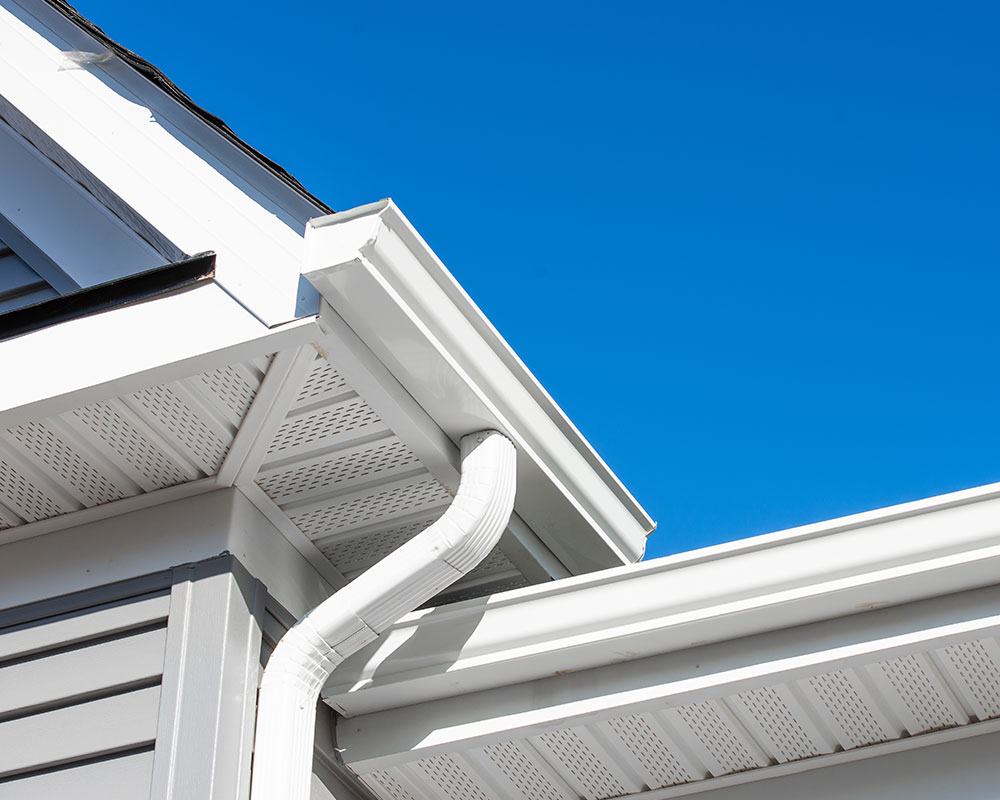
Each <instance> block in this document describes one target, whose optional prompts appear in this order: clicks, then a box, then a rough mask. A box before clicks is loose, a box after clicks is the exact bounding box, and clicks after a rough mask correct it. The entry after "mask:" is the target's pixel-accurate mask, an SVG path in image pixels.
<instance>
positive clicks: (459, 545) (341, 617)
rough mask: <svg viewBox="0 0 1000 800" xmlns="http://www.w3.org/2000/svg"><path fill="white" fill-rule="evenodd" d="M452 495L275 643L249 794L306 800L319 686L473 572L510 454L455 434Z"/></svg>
mask: <svg viewBox="0 0 1000 800" xmlns="http://www.w3.org/2000/svg"><path fill="white" fill-rule="evenodd" d="M461 450H462V474H461V478H460V480H459V486H458V492H457V493H456V495H455V499H454V501H453V502H452V504H451V505H450V506H449V507H448V509H447V511H445V512H444V515H443V516H442V517H441V518H440V519H439V520H438V521H437V522H435V523H434V524H433V525H431V526H430V527H429V528H427V530H425V531H423V532H422V533H420V534H418V535H417V536H415V537H414V538H413V539H411V540H410V541H409V542H407V543H406V544H404V545H403V546H402V547H400V548H399V549H397V550H395V551H394V552H392V553H390V554H389V555H388V556H386V557H385V558H384V559H382V560H381V561H379V562H378V563H377V564H375V565H374V566H373V567H371V568H370V569H369V570H367V571H366V572H365V573H363V574H362V575H360V576H358V577H357V578H355V579H354V580H353V581H352V582H351V583H349V584H348V585H347V586H345V587H344V588H342V589H340V590H339V591H338V592H337V593H336V594H334V595H333V596H331V597H329V598H328V599H327V600H325V601H324V602H323V603H321V604H320V605H319V606H317V607H316V608H314V609H313V610H312V611H310V612H309V613H308V614H306V615H305V616H304V617H302V619H300V620H299V621H298V622H297V623H295V625H294V626H292V627H291V628H290V629H289V630H288V632H287V633H286V634H285V635H284V636H283V637H282V638H281V641H280V642H278V646H277V647H276V648H275V649H274V652H273V653H271V657H270V658H269V659H268V662H267V667H266V668H265V669H264V677H263V680H262V682H261V686H260V697H259V700H258V706H257V733H256V739H255V743H254V757H253V776H252V789H251V800H308V798H309V788H310V782H311V776H312V759H313V726H314V724H315V720H316V704H317V702H318V701H319V693H320V690H321V689H322V688H323V685H324V684H325V683H326V681H327V678H329V677H330V673H332V672H333V670H334V669H335V668H336V667H337V665H338V664H340V663H341V662H342V661H344V659H346V658H347V657H348V656H350V655H351V654H352V653H354V652H356V651H357V650H359V649H361V648H362V647H364V646H365V645H366V644H368V643H369V642H371V641H373V640H374V639H375V638H376V637H377V636H378V634H380V633H381V632H382V631H384V630H385V629H386V628H388V627H389V626H390V625H392V624H393V623H394V622H396V621H397V620H398V619H399V618H400V617H402V616H403V615H404V614H407V613H409V612H410V611H412V610H413V609H415V608H416V607H417V606H419V605H420V604H421V603H424V602H425V601H427V600H429V599H430V598H432V597H433V596H434V595H436V594H437V593H438V592H440V591H441V590H442V589H444V588H446V587H447V586H450V585H451V584H452V583H454V582H455V581H456V580H458V579H459V578H461V577H462V576H463V575H465V574H467V573H468V572H469V571H470V570H472V569H473V567H475V566H476V565H477V564H478V563H479V562H480V561H482V560H483V559H484V558H485V557H486V556H487V554H489V552H490V551H491V550H492V549H493V547H494V545H496V543H497V541H498V540H499V539H500V534H501V533H503V530H504V528H505V527H506V526H507V522H508V520H509V519H510V514H511V511H512V510H513V508H514V478H515V468H514V465H515V451H514V445H513V444H511V442H510V440H509V439H507V437H505V436H503V435H502V434H499V433H498V432H497V431H482V432H480V433H475V434H471V435H469V436H466V437H464V438H463V439H462V442H461Z"/></svg>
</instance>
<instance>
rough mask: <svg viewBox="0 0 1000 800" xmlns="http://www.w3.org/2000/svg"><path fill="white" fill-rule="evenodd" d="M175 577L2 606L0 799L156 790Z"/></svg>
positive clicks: (140, 794) (141, 794)
mask: <svg viewBox="0 0 1000 800" xmlns="http://www.w3.org/2000/svg"><path fill="white" fill-rule="evenodd" d="M168 581H169V578H166V579H165V578H164V576H162V575H161V576H150V577H148V578H143V579H137V580H133V581H125V582H122V583H120V584H114V585H111V586H106V587H102V588H100V589H95V590H89V591H85V592H79V593H77V594H73V595H66V596H63V597H59V598H53V599H51V600H45V601H42V602H39V603H34V604H32V605H28V606H20V607H18V608H13V609H9V610H6V611H3V612H0V800H6V798H17V799H18V800H35V799H36V798H38V800H41V798H49V797H73V798H89V797H102V798H115V797H122V798H124V797H128V798H129V800H140V799H141V798H148V797H149V791H150V776H151V770H152V760H153V752H152V750H153V745H154V742H155V739H156V728H157V722H158V719H159V706H160V694H161V692H160V682H161V680H162V675H163V664H164V650H165V645H166V639H167V620H168V615H169V612H170V594H169V592H168V590H167V589H166V585H165V584H166V583H167V582H168ZM140 751H141V752H140Z"/></svg>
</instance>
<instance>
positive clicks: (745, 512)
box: [77, 0, 1000, 555]
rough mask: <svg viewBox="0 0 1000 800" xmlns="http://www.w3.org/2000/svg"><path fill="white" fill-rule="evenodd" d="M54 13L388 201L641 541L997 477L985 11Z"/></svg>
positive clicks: (313, 167) (280, 8)
mask: <svg viewBox="0 0 1000 800" xmlns="http://www.w3.org/2000/svg"><path fill="white" fill-rule="evenodd" d="M77 7H78V8H79V10H80V11H81V12H82V13H84V14H85V15H87V16H88V17H90V18H91V19H92V20H93V21H95V22H96V23H97V24H98V25H101V26H102V27H103V28H104V29H105V30H106V31H107V32H108V33H109V34H110V35H111V36H112V37H113V38H115V39H117V40H118V41H120V42H122V43H123V44H125V45H126V46H128V47H130V48H132V49H133V50H135V51H137V52H138V53H139V54H141V55H143V56H144V57H146V58H147V59H149V60H150V61H152V62H153V63H154V64H156V65H157V66H159V67H160V68H161V69H163V70H164V71H165V72H166V73H167V74H168V75H169V76H170V77H171V78H172V79H173V80H174V81H175V82H176V83H178V84H179V85H180V86H181V88H182V89H184V90H185V91H187V92H188V93H189V94H190V95H191V96H192V97H193V98H194V99H195V100H196V101H197V102H199V103H200V104H201V105H203V106H205V107H206V108H208V109H209V110H210V111H212V112H213V113H216V114H218V115H219V116H221V117H222V118H223V119H225V120H226V122H228V123H229V125H230V126H231V127H232V128H233V129H234V130H235V131H236V132H237V133H238V134H239V135H241V136H242V137H244V138H245V139H247V140H248V141H249V142H250V143H251V144H252V145H254V146H255V147H257V148H258V149H260V150H262V151H263V152H265V153H266V154H267V155H269V156H270V157H272V158H273V159H274V160H276V161H278V162H279V163H280V164H282V165H283V166H285V167H286V168H287V169H289V170H290V171H291V172H292V173H293V174H294V175H295V176H296V177H298V178H299V179H300V180H301V181H302V182H303V183H305V184H306V185H307V186H308V187H309V188H310V190H311V191H313V192H314V193H315V194H317V195H319V196H320V197H322V198H323V199H324V200H326V201H327V202H328V203H329V204H330V205H332V206H334V207H335V208H337V209H345V208H350V207H352V206H355V205H360V204H362V203H366V202H370V201H372V200H375V199H378V198H380V197H385V196H391V197H393V198H394V199H395V200H396V201H397V203H399V205H400V206H401V207H402V209H403V211H404V212H405V213H406V214H407V215H408V216H409V217H410V219H411V220H412V221H413V222H414V224H415V225H416V226H417V228H418V229H419V230H420V231H421V232H422V233H423V235H424V237H425V238H426V239H427V240H428V241H429V242H430V244H431V245H432V246H433V247H434V248H435V250H436V251H437V252H438V254H439V255H440V256H441V257H442V258H443V260H444V261H445V263H446V264H447V265H448V266H449V268H450V269H451V270H452V271H453V272H454V274H455V275H456V276H457V277H458V279H459V281H461V283H462V284H463V285H464V286H465V287H466V289H467V290H468V291H469V292H470V294H471V295H472V296H473V298H474V299H475V300H476V301H477V302H478V303H479V304H480V306H481V307H482V308H483V309H484V311H485V312H486V313H487V315H488V316H489V317H490V318H491V319H492V320H493V322H494V323H495V324H496V325H497V327H498V328H499V329H500V331H501V332H502V333H503V334H504V335H505V336H506V337H507V339H508V341H510V343H511V344H512V345H513V347H514V348H515V349H516V350H517V352H518V353H519V354H520V355H521V356H522V358H523V359H524V360H525V362H526V363H527V364H528V366H529V367H530V368H531V369H532V370H533V371H534V372H535V374H536V375H537V376H538V377H539V379H540V380H541V381H542V383H543V384H544V385H545V386H546V388H548V389H549V391H550V392H551V393H552V394H553V396H554V397H555V398H556V400H557V401H558V402H559V403H560V404H561V405H562V407H563V408H564V409H565V410H566V412H567V413H568V414H569V416H570V417H571V418H572V419H573V421H574V422H575V423H576V424H577V425H578V427H579V428H580V429H581V430H582V431H583V433H584V434H585V435H586V436H587V437H588V438H589V439H590V441H591V442H592V443H593V444H594V446H595V447H596V448H597V450H598V452H600V453H601V455H602V456H603V457H604V458H605V460H606V461H607V462H608V463H609V464H610V466H611V467H612V468H613V469H614V470H615V471H616V472H617V474H618V475H619V476H620V477H621V478H622V480H623V481H624V482H625V484H626V485H627V486H628V487H629V488H630V489H631V490H632V492H633V493H634V494H635V495H636V497H637V498H638V499H639V501H640V502H641V503H643V505H644V506H645V507H646V508H647V509H648V510H649V512H650V513H651V514H652V516H653V517H654V518H655V519H656V520H657V521H658V522H659V525H660V528H659V531H658V532H657V533H656V534H654V535H653V537H652V538H651V540H650V543H649V547H648V551H647V552H648V555H662V554H666V553H671V552H676V551H680V550H686V549H690V548H693V547H699V546H702V545H707V544H713V543H717V542H722V541H728V540H731V539H736V538H741V537H745V536H750V535H754V534H757V533H764V532H767V531H772V530H779V529H781V528H785V527H789V526H793V525H798V524H803V523H807V522H813V521H817V520H821V519H826V518H829V517H833V516H838V515H841V514H847V513H852V512H856V511H863V510H866V509H871V508H877V507H880V506H884V505H889V504H892V503H897V502H902V501H906V500H912V499H917V498H920V497H925V496H929V495H933V494H938V493H941V492H946V491H952V490H956V489H961V488H965V487H970V486H976V485H980V484H983V483H989V482H992V481H998V480H1000V424H998V422H997V416H998V412H997V399H998V395H1000V370H998V366H997V355H996V354H997V352H998V349H1000V324H998V314H997V311H996V309H997V305H998V300H1000V270H998V266H1000V264H998V262H1000V226H998V224H997V221H998V211H1000V196H998V187H1000V106H998V102H997V96H998V83H1000V48H997V46H996V31H997V30H998V29H1000V5H997V4H994V3H987V2H979V3H965V2H948V3H943V2H939V3H922V2H907V3H893V2H881V3H850V2H847V3H839V4H827V5H824V6H819V5H818V4H812V3H791V2H788V3H779V2H762V3H730V2H687V3H680V2H666V1H664V2H655V3H653V2H650V3H627V2H625V3H616V4H595V3H583V2H574V3H543V4H538V3H531V4H528V3H519V2H508V3H504V4H470V3H451V2H439V3H419V4H417V3H393V2H383V3H378V4H371V3H335V4H334V3H330V4H321V3H316V4H307V3H296V4H291V3H290V4H283V5H282V4H273V3H267V4H264V3H253V2H241V3H231V2H216V3H208V4H206V3H203V2H198V3H195V2H192V1H191V0H176V2H174V3H171V4H168V5H163V4H146V3H135V2H122V1H120V0H80V2H78V3H77ZM942 535H943V536H945V535H947V532H946V531H943V532H942Z"/></svg>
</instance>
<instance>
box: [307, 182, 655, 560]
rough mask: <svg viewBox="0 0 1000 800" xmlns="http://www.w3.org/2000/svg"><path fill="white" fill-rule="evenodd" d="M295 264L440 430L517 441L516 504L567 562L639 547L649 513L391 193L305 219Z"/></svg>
mask: <svg viewBox="0 0 1000 800" xmlns="http://www.w3.org/2000/svg"><path fill="white" fill-rule="evenodd" d="M303 272H304V274H305V276H306V277H307V278H308V279H309V280H310V281H311V282H312V284H313V285H314V286H315V287H316V288H317V289H318V290H319V291H320V294H321V295H322V296H323V298H324V299H325V300H326V301H327V302H328V303H329V304H330V305H331V307H332V308H333V309H334V310H335V311H336V312H337V313H338V314H339V315H340V316H341V317H342V318H343V319H344V320H345V321H346V322H347V324H348V325H350V327H351V328H352V329H353V330H354V331H355V332H356V333H357V335H358V336H359V337H360V338H361V339H362V340H363V341H364V342H365V344H366V345H367V346H368V347H369V348H370V349H371V351H372V352H373V353H374V354H375V356H376V357H377V358H378V359H379V360H381V361H382V363H383V364H384V365H385V366H386V367H387V368H388V369H389V371H390V372H391V373H392V374H393V376H394V377H395V378H396V379H397V380H398V381H399V383H400V384H401V385H402V386H403V387H404V388H405V389H406V390H407V391H408V392H409V393H410V394H411V395H412V396H413V397H414V398H415V399H416V400H417V402H418V403H419V404H420V405H421V406H422V407H423V408H424V409H425V411H426V412H427V413H428V414H429V415H430V416H431V417H432V418H433V420H434V421H435V422H436V423H437V425H438V426H440V428H441V429H442V430H443V431H444V432H445V433H446V434H448V436H450V437H451V438H452V439H453V440H455V441H457V440H458V439H459V438H461V436H463V435H465V434H466V433H469V432H471V431H476V430H481V429H483V428H484V427H489V428H497V429H499V430H501V431H503V432H504V433H505V434H506V435H507V436H509V437H510V438H511V439H512V440H513V441H514V443H515V444H516V445H517V449H518V465H517V467H518V493H517V498H518V499H517V511H518V513H519V514H520V515H521V517H522V518H524V520H525V521H526V522H527V523H528V524H529V525H530V526H531V527H532V528H533V529H534V531H535V532H536V533H537V534H538V536H539V537H540V538H541V539H542V541H543V542H544V543H545V544H546V545H547V546H548V547H550V548H551V549H552V551H553V553H555V555H556V556H557V557H558V558H559V559H560V560H561V561H562V562H563V563H564V564H565V565H566V566H567V567H569V568H570V569H571V570H572V571H574V572H577V573H580V572H589V571H592V570H594V569H601V568H605V567H608V566H612V565H615V564H622V563H629V562H633V561H637V560H638V559H639V558H641V557H642V553H643V550H644V547H645V539H646V536H647V535H648V534H649V533H650V532H651V531H652V530H653V528H654V524H653V522H652V520H651V519H650V518H649V516H648V515H647V514H646V513H645V511H643V509H642V508H641V507H640V506H639V504H638V503H637V502H636V501H635V499H634V498H633V497H632V496H631V495H630V494H629V493H628V491H627V490H626V489H625V487H624V486H623V485H622V484H621V482H620V481H619V480H618V479H617V478H616V477H615V475H614V474H613V473H612V472H611V471H610V470H609V469H608V467H607V465H606V464H604V462H603V461H601V459H600V458H599V457H598V455H597V454H596V453H595V452H594V450H593V448H591V447H590V445H589V444H588V443H587V441H586V440H585V439H584V438H583V436H581V435H580V433H579V431H578V430H577V429H576V428H575V427H574V426H573V425H572V423H571V422H570V421H569V420H568V419H567V418H566V416H565V414H563V412H562V411H561V410H560V409H559V407H558V406H557V405H556V404H555V402H554V401H553V400H552V398H551V397H550V396H549V395H548V394H547V393H546V392H545V390H544V389H543V388H542V387H541V386H540V385H539V383H538V381H537V380H535V378H534V376H533V375H532V374H531V373H530V372H529V371H528V369H527V368H526V367H525V366H524V364H523V363H522V362H521V360H520V359H519V358H518V357H517V356H516V355H515V353H514V352H513V351H512V350H511V349H510V347H509V346H508V345H507V343H506V342H505V341H504V340H503V338H502V337H501V336H500V334H499V333H498V332H497V331H496V329H495V328H494V327H493V326H492V325H491V324H490V323H489V321H488V320H487V319H486V318H485V317H484V316H483V314H482V312H481V311H480V310H479V309H478V308H477V307H476V305H475V304H474V303H473V302H472V300H471V299H470V298H469V296H468V295H467V294H466V293H465V292H464V291H463V290H462V288H461V287H460V286H459V284H458V283H457V282H456V281H455V279H454V278H453V277H452V275H451V274H450V273H449V272H448V270H447V269H446V268H445V266H444V265H443V264H442V263H441V261H440V260H439V259H438V258H437V256H436V255H435V254H434V253H433V251H432V250H431V249H430V247H428V246H427V244H426V242H424V240H423V239H422V238H421V237H420V235H419V234H418V233H417V232H416V231H415V230H414V228H413V226H412V225H410V223H409V222H408V221H407V220H406V218H405V217H404V216H403V215H402V213H401V212H400V211H399V209H398V208H396V206H395V205H394V204H393V203H392V202H391V201H382V202H379V203H374V204H371V205H369V206H364V207H362V208H358V209H353V210H351V211H346V212H343V213H340V214H333V215H330V216H327V217H320V218H318V219H314V220H311V221H310V223H309V226H308V228H307V230H306V256H305V268H304V270H303Z"/></svg>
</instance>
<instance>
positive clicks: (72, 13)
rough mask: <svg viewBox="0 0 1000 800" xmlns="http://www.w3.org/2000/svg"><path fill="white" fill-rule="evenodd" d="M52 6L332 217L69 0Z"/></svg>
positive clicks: (287, 175) (54, 0)
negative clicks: (74, 6)
mask: <svg viewBox="0 0 1000 800" xmlns="http://www.w3.org/2000/svg"><path fill="white" fill-rule="evenodd" d="M45 1H46V2H47V3H48V4H49V5H50V6H52V7H53V8H54V9H55V10H56V11H58V12H59V13H60V14H62V15H63V16H64V17H67V18H68V19H70V20H72V21H73V22H74V23H76V24H77V25H79V26H80V27H81V28H83V29H84V30H85V31H86V32H87V33H89V34H90V35H91V36H93V37H94V38H95V39H97V40H98V41H99V42H101V43H103V44H104V45H105V46H106V47H108V48H110V49H111V50H112V51H113V52H114V54H115V55H116V56H118V58H120V59H121V60H122V61H124V62H125V63H126V64H128V65H129V66H130V67H132V69H134V70H136V71H137V72H139V73H140V74H141V75H143V76H144V77H145V78H146V79H147V80H150V81H152V82H153V83H154V84H156V85H157V86H158V87H160V89H162V90H163V91H164V92H166V93H167V94H168V95H170V96H171V97H172V98H173V99H174V100H176V101H177V102H178V103H180V104H181V105H182V106H184V107H185V108H186V109H187V110H188V111H190V112H191V113H192V114H194V115H195V116H196V117H198V118H199V119H200V120H202V121H203V122H204V123H206V124H207V125H209V126H211V127H212V128H214V129H215V130H216V131H218V132H219V133H220V134H221V135H222V136H223V137H224V138H225V139H228V140H229V141H230V142H232V143H233V144H234V145H236V147H238V148H239V149H240V150H242V151H243V152H244V153H246V154H247V155H248V156H250V158H252V159H253V160H254V161H256V162H257V163H258V164H260V165H262V166H263V167H264V168H266V169H268V170H270V171H271V172H273V173H274V174H275V175H277V176H278V177H279V178H280V179H281V180H283V181H284V182H285V183H287V184H288V185H289V186H291V187H292V188H293V189H294V190H295V191H297V192H298V193H299V194H301V195H302V196H303V197H305V198H306V199H307V200H309V202H311V203H313V204H315V205H316V206H317V208H319V209H320V210H321V211H323V212H325V213H327V214H332V213H333V209H332V208H330V206H328V205H327V204H326V203H324V202H323V201H322V200H320V199H319V198H318V197H316V195H314V194H313V193H312V192H310V191H309V190H308V189H306V187H305V186H303V185H302V184H301V183H299V182H298V181H297V180H296V179H295V178H294V177H293V176H292V174H291V173H290V172H288V171H287V170H286V169H285V168H284V167H282V166H281V165H280V164H277V163H275V162H274V161H272V160H271V159H269V158H268V157H267V156H265V155H264V154H263V153H261V152H260V151H259V150H255V149H254V148H253V147H251V146H250V145H249V144H247V143H246V142H245V141H243V139H241V138H240V137H239V136H237V135H236V134H235V133H234V132H233V130H232V128H230V127H229V126H228V125H227V124H226V123H225V122H223V121H222V120H221V119H220V118H219V117H217V116H215V114H212V113H211V112H209V111H206V110H205V109H204V108H202V107H201V106H199V105H198V104H197V103H195V102H194V100H192V99H191V98H190V97H188V96H187V95H186V94H185V93H184V92H182V91H181V90H180V88H178V86H177V84H175V83H174V82H173V81H172V80H170V78H168V77H167V76H166V75H164V74H163V73H162V72H161V71H160V70H159V69H158V68H157V67H155V66H153V65H152V64H150V63H149V62H148V61H146V59H144V58H143V57H142V56H139V55H136V54H135V53H133V52H132V51H131V50H129V49H128V48H127V47H124V46H122V45H120V44H118V42H116V41H115V40H114V39H112V38H111V37H110V36H108V35H107V34H106V33H105V32H104V31H102V30H101V29H100V28H99V27H98V26H97V25H95V24H94V23H93V22H91V21H90V20H89V19H87V18H86V17H85V16H83V15H82V14H81V13H80V12H79V11H77V10H76V9H75V8H73V6H71V5H70V4H69V3H67V2H66V0H45Z"/></svg>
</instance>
